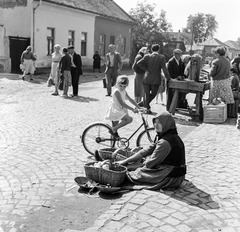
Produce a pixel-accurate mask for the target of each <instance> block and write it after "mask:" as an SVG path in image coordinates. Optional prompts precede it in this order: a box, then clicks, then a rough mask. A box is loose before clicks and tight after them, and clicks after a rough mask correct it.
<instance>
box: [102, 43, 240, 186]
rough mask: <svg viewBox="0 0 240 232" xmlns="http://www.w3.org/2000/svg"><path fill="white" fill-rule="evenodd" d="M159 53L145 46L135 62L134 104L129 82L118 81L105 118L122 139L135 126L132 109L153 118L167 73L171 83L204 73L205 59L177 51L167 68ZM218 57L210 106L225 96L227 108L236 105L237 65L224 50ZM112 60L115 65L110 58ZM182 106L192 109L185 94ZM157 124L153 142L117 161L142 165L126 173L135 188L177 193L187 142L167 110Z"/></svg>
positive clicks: (213, 69) (196, 78)
mask: <svg viewBox="0 0 240 232" xmlns="http://www.w3.org/2000/svg"><path fill="white" fill-rule="evenodd" d="M159 49H160V47H159V45H157V44H154V45H152V48H151V53H147V48H145V47H144V48H142V49H140V51H139V53H138V55H137V56H136V58H135V61H134V64H133V69H134V71H135V73H136V75H135V82H134V84H135V86H134V93H135V100H133V99H132V98H131V97H129V95H128V93H127V92H126V87H127V86H128V84H129V80H128V77H127V76H119V77H118V79H117V82H116V89H115V90H114V92H113V99H112V104H111V106H110V107H109V109H108V110H107V114H106V116H105V119H107V120H110V121H112V128H111V129H110V130H109V133H110V134H111V135H112V136H113V137H115V138H116V139H117V138H119V134H118V129H119V128H121V127H123V126H125V125H127V124H129V123H131V122H132V117H130V116H129V114H128V110H131V111H132V112H133V113H137V112H138V111H139V110H140V109H141V107H145V108H146V109H147V113H151V108H150V103H151V101H152V100H153V99H154V98H155V97H156V95H157V93H158V91H159V87H160V86H161V80H162V78H163V75H162V71H163V73H164V76H165V78H166V80H167V84H168V83H169V82H170V81H171V80H172V79H177V80H184V79H185V78H188V79H190V80H193V81H196V82H198V81H199V77H200V70H201V68H202V57H201V56H200V55H198V54H194V55H191V56H188V57H186V59H185V60H184V59H182V58H181V55H182V51H181V50H180V49H175V50H174V51H173V57H172V58H171V59H170V60H169V61H168V62H167V63H166V61H165V57H164V56H163V55H161V54H159ZM215 55H216V59H215V60H214V61H213V62H212V66H211V70H210V73H209V76H210V77H211V88H210V97H209V102H210V103H211V101H213V99H214V98H219V97H220V98H221V99H222V101H224V102H225V103H226V104H233V103H234V96H233V95H234V94H233V93H234V91H233V90H235V91H236V90H238V89H239V77H238V75H237V73H238V70H237V69H236V65H234V62H233V65H232V66H231V63H230V61H229V59H228V58H227V57H226V49H225V48H224V47H218V48H217V49H216V50H215ZM109 61H110V63H111V60H110V58H109ZM235 63H236V62H235ZM239 63H240V59H239ZM238 65H239V64H238ZM110 77H111V76H110ZM110 80H112V78H111V79H110ZM108 81H109V80H108ZM111 84H112V83H111ZM111 86H112V85H111ZM167 90H168V91H167V107H166V108H167V110H168V109H169V107H170V103H171V101H172V98H173V92H171V89H169V88H168V89H167ZM125 99H128V100H129V101H130V103H131V104H132V105H133V106H134V107H131V106H129V105H128V104H127V103H126V102H125ZM177 104H178V106H179V107H187V106H188V105H187V101H186V94H184V93H182V94H181V95H180V96H179V100H178V103H177ZM153 125H154V128H155V131H156V133H157V136H156V139H155V141H154V143H153V144H150V145H149V147H146V148H144V149H141V150H140V151H138V152H137V153H135V154H134V155H132V156H130V157H128V158H126V159H124V160H122V161H118V164H121V165H126V166H128V165H129V164H133V163H136V162H137V163H138V165H137V166H136V168H135V169H134V170H129V172H128V173H127V176H128V181H129V182H130V188H133V189H139V188H147V189H162V188H178V187H179V186H180V185H181V183H182V182H183V180H184V178H185V174H186V163H185V146H184V143H183V141H182V140H181V138H180V137H179V136H178V133H177V129H176V125H175V122H174V119H173V117H172V115H171V114H170V113H169V112H167V111H165V112H162V113H160V114H158V115H157V116H156V117H154V118H153ZM139 160H140V161H141V162H140V163H139ZM136 185H137V187H136ZM128 187H129V186H128Z"/></svg>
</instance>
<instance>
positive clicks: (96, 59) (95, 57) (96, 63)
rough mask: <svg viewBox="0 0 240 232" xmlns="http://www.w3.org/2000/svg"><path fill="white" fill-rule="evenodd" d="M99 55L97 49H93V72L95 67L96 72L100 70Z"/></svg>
mask: <svg viewBox="0 0 240 232" xmlns="http://www.w3.org/2000/svg"><path fill="white" fill-rule="evenodd" d="M101 60H102V58H101V56H100V55H99V54H98V51H95V54H94V55H93V72H95V69H98V72H101Z"/></svg>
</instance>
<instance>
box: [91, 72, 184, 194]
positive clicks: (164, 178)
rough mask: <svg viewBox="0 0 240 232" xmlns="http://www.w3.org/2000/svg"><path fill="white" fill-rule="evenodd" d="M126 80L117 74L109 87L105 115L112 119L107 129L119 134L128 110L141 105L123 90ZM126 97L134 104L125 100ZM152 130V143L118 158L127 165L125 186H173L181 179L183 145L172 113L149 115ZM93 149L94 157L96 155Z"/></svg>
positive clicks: (182, 175)
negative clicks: (114, 83)
mask: <svg viewBox="0 0 240 232" xmlns="http://www.w3.org/2000/svg"><path fill="white" fill-rule="evenodd" d="M128 84H129V80H128V77H127V76H119V77H118V78H117V82H116V88H115V90H114V91H113V99H112V104H111V106H110V107H109V108H108V110H107V113H106V116H105V119H106V120H110V121H112V124H113V126H112V128H111V129H110V130H109V133H110V134H111V135H112V136H113V137H115V138H116V139H118V138H119V135H118V132H117V130H118V129H119V128H121V127H123V126H125V125H127V124H129V123H131V122H132V120H133V119H132V117H130V116H129V114H128V110H131V111H132V112H133V113H137V112H138V111H139V110H140V109H141V107H140V106H139V105H138V104H137V102H136V101H134V100H133V99H132V98H131V97H130V96H129V95H128V93H127V91H126V87H127V86H128ZM125 99H128V100H129V101H130V103H132V105H134V107H135V108H134V107H131V106H130V105H128V104H127V103H126V102H125ZM153 126H154V128H155V131H156V138H155V140H154V143H152V144H150V145H149V146H148V147H145V148H143V149H140V150H139V151H138V152H137V153H135V154H134V155H132V156H130V157H128V158H126V159H124V160H122V161H118V162H117V163H118V164H119V165H125V166H127V168H128V170H129V171H128V172H127V177H128V178H127V179H128V183H127V184H125V186H124V188H126V189H151V190H159V189H165V188H166V189H169V188H171V189H173V188H174V189H175V188H178V187H180V185H181V184H182V182H183V181H184V179H185V174H186V160H185V146H184V143H183V141H182V139H181V138H180V137H179V136H178V132H177V128H176V124H175V121H174V118H173V117H172V115H171V114H170V113H169V112H167V111H165V112H162V113H160V114H158V115H157V116H156V117H154V118H153ZM97 154H98V153H96V156H95V157H96V160H99V156H97Z"/></svg>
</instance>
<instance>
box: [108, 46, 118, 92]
mask: <svg viewBox="0 0 240 232" xmlns="http://www.w3.org/2000/svg"><path fill="white" fill-rule="evenodd" d="M115 49H116V48H115V45H113V44H110V45H109V53H107V54H106V70H105V78H106V87H107V95H106V96H111V93H112V86H114V85H115V84H116V80H117V77H118V75H119V73H120V72H121V70H122V59H121V55H120V53H118V52H116V51H115Z"/></svg>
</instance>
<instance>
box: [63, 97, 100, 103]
mask: <svg viewBox="0 0 240 232" xmlns="http://www.w3.org/2000/svg"><path fill="white" fill-rule="evenodd" d="M65 99H66V100H70V101H76V102H88V103H89V102H92V101H99V99H97V98H92V97H83V96H78V97H77V98H75V97H68V98H65Z"/></svg>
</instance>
